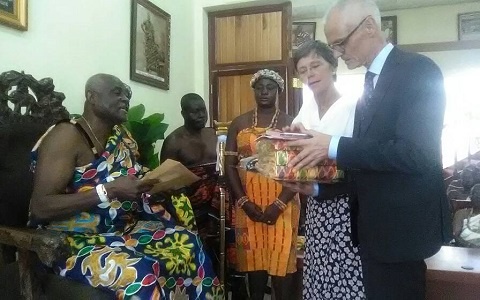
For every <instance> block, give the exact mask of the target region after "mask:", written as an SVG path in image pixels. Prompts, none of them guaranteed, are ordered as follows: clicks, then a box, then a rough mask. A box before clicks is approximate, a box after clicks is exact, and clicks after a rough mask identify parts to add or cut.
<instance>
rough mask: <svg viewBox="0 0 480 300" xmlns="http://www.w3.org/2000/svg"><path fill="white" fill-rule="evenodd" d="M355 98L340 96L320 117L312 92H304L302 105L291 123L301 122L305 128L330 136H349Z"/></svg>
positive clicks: (355, 102)
mask: <svg viewBox="0 0 480 300" xmlns="http://www.w3.org/2000/svg"><path fill="white" fill-rule="evenodd" d="M305 96H306V97H305ZM357 100H358V97H352V96H342V97H341V98H340V99H338V100H337V101H335V103H333V104H332V106H330V108H329V109H328V110H327V112H326V113H325V114H324V115H323V117H322V119H320V117H319V115H318V104H317V102H316V101H315V98H314V97H313V94H312V93H309V94H308V93H304V99H303V104H302V107H301V108H300V111H299V112H298V115H297V116H296V117H295V119H294V120H293V122H292V123H302V124H303V126H304V127H305V128H306V129H312V130H315V131H318V132H322V133H325V134H328V135H332V136H346V137H351V136H352V133H353V122H354V118H355V107H356V104H357Z"/></svg>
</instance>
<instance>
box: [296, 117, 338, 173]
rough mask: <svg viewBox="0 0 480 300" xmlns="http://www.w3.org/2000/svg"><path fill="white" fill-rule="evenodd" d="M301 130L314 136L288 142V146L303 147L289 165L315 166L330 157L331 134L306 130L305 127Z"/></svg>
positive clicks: (297, 166) (300, 166) (298, 167)
mask: <svg viewBox="0 0 480 300" xmlns="http://www.w3.org/2000/svg"><path fill="white" fill-rule="evenodd" d="M300 125H301V124H300ZM301 127H303V126H301ZM299 132H300V133H306V134H309V135H311V136H312V138H309V139H300V140H296V141H291V142H288V144H287V145H288V146H296V147H301V148H302V149H303V150H302V151H300V153H298V155H297V156H296V157H295V158H293V159H292V160H291V161H290V163H289V164H288V167H290V168H294V169H300V168H303V167H315V166H316V165H318V164H319V163H320V162H321V161H323V160H325V159H327V158H328V146H329V145H330V140H331V139H332V137H331V136H330V135H326V134H323V133H320V132H317V131H314V130H305V129H304V128H303V130H301V131H299Z"/></svg>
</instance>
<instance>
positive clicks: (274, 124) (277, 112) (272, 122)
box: [252, 107, 280, 129]
mask: <svg viewBox="0 0 480 300" xmlns="http://www.w3.org/2000/svg"><path fill="white" fill-rule="evenodd" d="M257 114H258V113H257V108H256V107H255V109H254V110H253V126H252V127H257V122H258V118H257ZM279 114H280V110H279V109H278V108H277V109H275V113H274V114H273V117H272V121H271V122H270V125H268V127H267V129H269V128H275V127H276V126H277V121H278V115H279Z"/></svg>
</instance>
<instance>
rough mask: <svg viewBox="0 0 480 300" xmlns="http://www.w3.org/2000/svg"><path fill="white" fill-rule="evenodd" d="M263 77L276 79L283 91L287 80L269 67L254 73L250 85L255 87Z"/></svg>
mask: <svg viewBox="0 0 480 300" xmlns="http://www.w3.org/2000/svg"><path fill="white" fill-rule="evenodd" d="M261 78H268V79H271V80H273V81H275V82H276V83H277V84H278V88H279V89H280V92H283V89H284V88H285V81H284V80H283V78H282V76H280V74H278V73H277V72H275V71H273V70H269V69H263V70H260V71H258V72H257V73H255V74H253V77H252V79H250V86H251V87H252V88H253V87H254V86H255V84H256V83H257V81H259V80H260V79H261Z"/></svg>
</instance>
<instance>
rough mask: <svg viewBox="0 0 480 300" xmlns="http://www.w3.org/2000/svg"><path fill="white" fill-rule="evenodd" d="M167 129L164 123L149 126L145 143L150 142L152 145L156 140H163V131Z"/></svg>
mask: <svg viewBox="0 0 480 300" xmlns="http://www.w3.org/2000/svg"><path fill="white" fill-rule="evenodd" d="M167 128H168V124H165V123H160V124H156V125H152V126H150V129H149V130H148V132H147V135H146V137H145V142H150V143H152V144H153V143H155V142H156V141H158V140H163V139H164V138H165V131H166V130H167Z"/></svg>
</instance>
